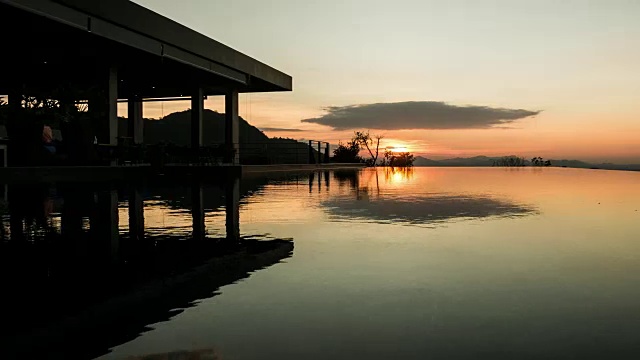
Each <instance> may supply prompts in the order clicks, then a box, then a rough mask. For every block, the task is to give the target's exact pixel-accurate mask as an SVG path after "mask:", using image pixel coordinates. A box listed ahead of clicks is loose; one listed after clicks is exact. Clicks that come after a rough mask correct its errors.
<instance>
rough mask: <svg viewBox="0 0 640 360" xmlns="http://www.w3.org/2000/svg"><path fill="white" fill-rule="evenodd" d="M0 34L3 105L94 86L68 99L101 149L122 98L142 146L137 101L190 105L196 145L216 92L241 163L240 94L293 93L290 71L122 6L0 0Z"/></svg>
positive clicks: (112, 1)
mask: <svg viewBox="0 0 640 360" xmlns="http://www.w3.org/2000/svg"><path fill="white" fill-rule="evenodd" d="M214 15H215V14H214ZM0 32H1V33H2V34H3V41H2V43H1V44H0V47H1V48H2V51H1V52H0V54H1V55H0V69H1V70H0V94H7V95H8V105H9V107H13V108H15V107H16V106H17V107H20V106H21V103H22V96H23V95H25V91H32V90H34V89H35V90H37V91H38V92H40V93H47V92H48V91H53V90H52V89H54V88H56V87H59V85H60V84H72V85H71V86H73V87H75V88H81V89H89V88H91V89H93V92H92V95H91V96H90V97H88V96H85V98H82V97H78V96H77V95H75V96H74V95H72V94H67V96H68V97H71V98H70V99H66V100H67V101H73V102H78V101H86V102H88V112H89V113H91V112H93V113H95V114H99V116H95V117H94V118H93V120H92V121H94V122H95V123H94V124H93V126H94V128H95V129H96V131H95V133H96V138H97V141H98V142H99V143H101V144H110V145H113V146H115V145H116V144H117V143H118V138H117V137H118V115H117V104H118V102H123V101H126V102H127V103H128V125H127V134H128V137H129V138H130V139H132V141H133V143H136V144H141V143H143V136H144V135H143V114H142V103H143V102H145V101H150V100H152V99H153V100H156V101H157V100H172V99H185V100H189V99H190V100H191V109H192V112H191V114H192V115H191V146H192V147H193V148H195V149H199V148H200V147H201V146H202V145H203V137H205V136H207V134H203V131H202V129H203V126H202V124H203V123H202V121H203V109H204V99H205V98H206V96H214V95H219V96H224V97H225V113H226V115H225V149H227V150H229V151H227V152H226V154H229V155H228V158H226V159H225V162H226V163H228V164H234V165H238V162H239V155H238V150H239V147H238V143H239V134H238V132H239V120H238V94H239V93H250V92H274V91H291V90H292V78H291V77H290V76H289V75H287V74H284V73H282V72H280V71H278V70H276V69H274V68H272V67H269V66H268V65H265V64H264V63H261V62H259V61H257V60H255V59H253V58H251V57H249V56H247V55H244V54H242V53H240V52H238V51H236V50H234V49H232V48H230V47H228V46H226V45H223V44H221V43H220V42H218V41H216V40H213V39H211V38H208V37H206V36H204V35H202V34H200V33H198V32H196V31H194V30H191V29H189V28H187V27H186V26H184V25H181V24H179V23H177V22H175V21H172V20H170V19H168V18H166V17H164V16H162V15H159V14H157V13H155V12H153V11H151V10H148V9H146V8H144V7H142V6H140V5H137V4H135V3H133V2H131V1H128V0H108V1H107V0H0ZM25 89H26V90H25ZM16 98H17V99H19V100H18V101H16V100H15V99H16ZM59 100H62V99H59ZM10 151H11V149H9V152H10Z"/></svg>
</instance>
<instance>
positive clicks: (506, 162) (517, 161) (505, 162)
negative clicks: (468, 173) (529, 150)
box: [493, 156, 527, 167]
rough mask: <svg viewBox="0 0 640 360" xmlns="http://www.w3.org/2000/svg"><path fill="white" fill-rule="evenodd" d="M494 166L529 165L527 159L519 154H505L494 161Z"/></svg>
mask: <svg viewBox="0 0 640 360" xmlns="http://www.w3.org/2000/svg"><path fill="white" fill-rule="evenodd" d="M493 166H504V167H520V166H527V161H526V160H525V159H524V158H522V157H518V156H505V157H503V158H500V159H498V160H495V161H494V162H493Z"/></svg>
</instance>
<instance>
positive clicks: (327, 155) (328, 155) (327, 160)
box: [324, 143, 331, 164]
mask: <svg viewBox="0 0 640 360" xmlns="http://www.w3.org/2000/svg"><path fill="white" fill-rule="evenodd" d="M324 162H325V163H327V164H328V163H330V162H331V152H330V151H329V143H327V145H326V146H325V148H324Z"/></svg>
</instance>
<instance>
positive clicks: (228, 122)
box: [224, 90, 240, 165]
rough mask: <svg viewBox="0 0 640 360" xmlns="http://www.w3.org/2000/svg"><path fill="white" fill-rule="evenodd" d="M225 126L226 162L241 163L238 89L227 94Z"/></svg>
mask: <svg viewBox="0 0 640 360" xmlns="http://www.w3.org/2000/svg"><path fill="white" fill-rule="evenodd" d="M224 103H225V110H224V113H225V127H224V134H225V136H224V139H225V148H226V150H227V151H226V156H225V158H226V159H225V162H226V163H229V164H234V165H239V164H240V120H239V119H238V91H236V90H232V91H229V92H228V93H227V94H226V95H225V102H224Z"/></svg>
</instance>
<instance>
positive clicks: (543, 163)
mask: <svg viewBox="0 0 640 360" xmlns="http://www.w3.org/2000/svg"><path fill="white" fill-rule="evenodd" d="M531 166H551V160H544V159H543V158H541V157H534V158H533V159H531Z"/></svg>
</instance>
